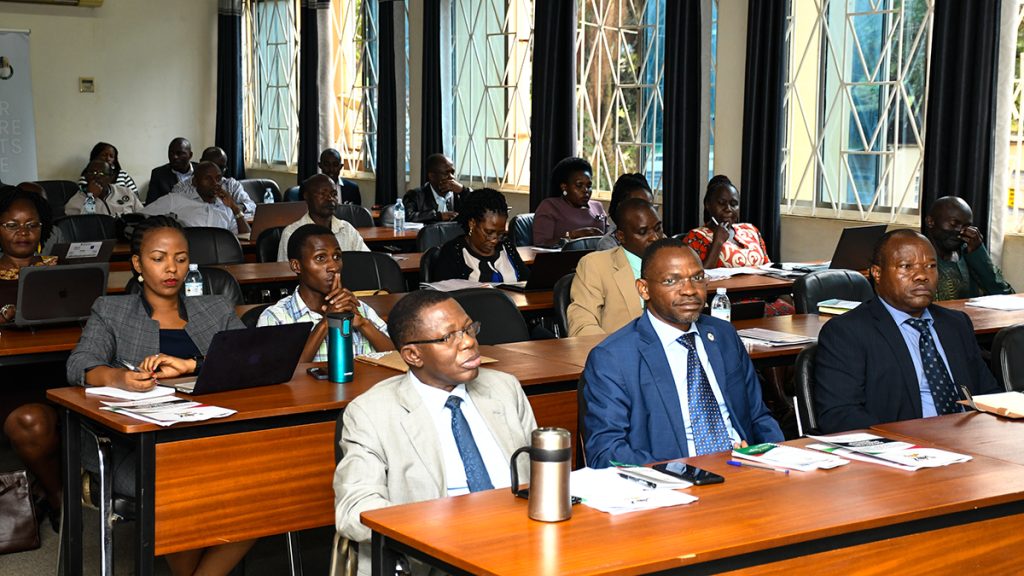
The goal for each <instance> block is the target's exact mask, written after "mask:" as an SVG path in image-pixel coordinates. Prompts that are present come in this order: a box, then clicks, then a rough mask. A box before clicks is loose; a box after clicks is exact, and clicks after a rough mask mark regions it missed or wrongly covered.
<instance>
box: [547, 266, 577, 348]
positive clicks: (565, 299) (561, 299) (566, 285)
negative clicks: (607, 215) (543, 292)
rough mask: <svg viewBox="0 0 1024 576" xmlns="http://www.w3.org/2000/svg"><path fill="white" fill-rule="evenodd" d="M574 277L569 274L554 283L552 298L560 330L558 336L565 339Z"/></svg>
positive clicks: (573, 274)
mask: <svg viewBox="0 0 1024 576" xmlns="http://www.w3.org/2000/svg"><path fill="white" fill-rule="evenodd" d="M575 277H576V273H575V272H569V273H568V274H566V275H565V276H562V277H561V278H559V279H558V282H555V287H554V288H553V291H554V298H555V315H556V319H557V320H558V325H559V328H560V329H561V331H562V332H561V334H560V336H561V337H562V338H565V337H566V336H568V335H569V313H568V310H569V302H571V301H572V298H571V297H570V292H571V291H572V279H573V278H575Z"/></svg>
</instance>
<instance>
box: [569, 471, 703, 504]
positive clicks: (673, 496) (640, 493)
mask: <svg viewBox="0 0 1024 576" xmlns="http://www.w3.org/2000/svg"><path fill="white" fill-rule="evenodd" d="M569 492H570V493H571V494H572V495H573V496H578V497H580V498H581V499H583V503H584V504H586V505H587V506H590V507H591V508H593V509H595V510H600V511H601V512H605V513H608V514H612V515H615V514H624V513H626V512H637V511H640V510H653V509H655V508H667V507H669V506H679V505H680V504H689V503H691V502H696V501H697V497H696V496H693V495H691V494H686V493H685V492H678V491H676V490H670V489H665V488H661V489H651V488H647V487H645V486H643V485H641V484H639V483H637V482H633V481H631V480H626V479H624V478H620V477H619V470H618V468H602V469H600V470H595V469H593V468H583V469H582V470H576V471H574V472H572V473H571V474H570V475H569Z"/></svg>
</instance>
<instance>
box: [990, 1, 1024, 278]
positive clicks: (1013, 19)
mask: <svg viewBox="0 0 1024 576" xmlns="http://www.w3.org/2000/svg"><path fill="white" fill-rule="evenodd" d="M1019 9H1020V0H1006V1H1004V2H1003V3H1002V6H1001V11H1002V13H1001V14H1000V15H999V22H1000V25H999V60H998V62H999V67H998V69H997V72H996V127H995V128H996V130H995V135H994V138H995V158H994V159H993V163H992V170H993V174H992V195H991V198H990V199H989V202H990V209H991V210H990V214H991V217H990V221H989V235H990V238H988V245H989V251H990V252H991V253H992V261H993V262H995V263H996V264H997V265H1001V263H1002V257H1003V234H1004V233H1006V232H1007V231H1009V230H1008V228H1011V226H1009V219H1008V218H1007V216H1008V215H1007V208H1006V206H1007V201H1008V199H1009V193H1008V191H1009V187H1010V170H1009V166H1010V164H1009V160H1010V158H1009V156H1010V124H1011V116H1012V112H1011V111H1012V110H1013V107H1014V106H1015V103H1014V99H1013V80H1014V76H1015V75H1016V74H1015V73H1016V70H1015V69H1014V68H1015V66H1014V64H1015V62H1016V52H1017V24H1018V21H1017V14H1018V12H1019ZM1017 192H1018V193H1020V192H1021V191H1020V190H1018V191H1017Z"/></svg>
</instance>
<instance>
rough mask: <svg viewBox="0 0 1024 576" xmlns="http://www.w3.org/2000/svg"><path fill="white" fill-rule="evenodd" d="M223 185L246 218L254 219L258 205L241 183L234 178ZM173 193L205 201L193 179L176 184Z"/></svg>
mask: <svg viewBox="0 0 1024 576" xmlns="http://www.w3.org/2000/svg"><path fill="white" fill-rule="evenodd" d="M221 185H222V186H223V187H224V191H225V192H227V193H228V195H229V196H231V199H232V200H234V201H235V204H238V207H239V208H241V209H242V213H243V214H245V217H246V218H252V217H253V216H254V215H255V214H256V203H255V202H253V201H252V198H250V197H249V193H248V192H246V191H245V189H244V188H242V183H241V182H239V181H238V180H235V179H234V178H224V179H223V180H222V181H221ZM171 193H172V194H173V193H179V194H184V195H185V196H188V197H189V198H191V199H193V200H199V201H200V202H202V200H203V197H202V196H200V195H199V191H198V190H196V187H195V186H193V185H192V178H191V177H189V178H187V179H185V180H182V181H181V182H178V183H177V184H175V185H174V188H171Z"/></svg>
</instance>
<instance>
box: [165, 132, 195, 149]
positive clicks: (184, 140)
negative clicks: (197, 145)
mask: <svg viewBox="0 0 1024 576" xmlns="http://www.w3.org/2000/svg"><path fill="white" fill-rule="evenodd" d="M175 144H181V145H183V146H184V145H188V149H189V150H191V149H192V143H191V142H189V141H188V138H185V137H184V136H177V137H175V138H172V139H171V142H170V143H169V144H168V145H167V151H168V152H170V151H171V148H174V145H175Z"/></svg>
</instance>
